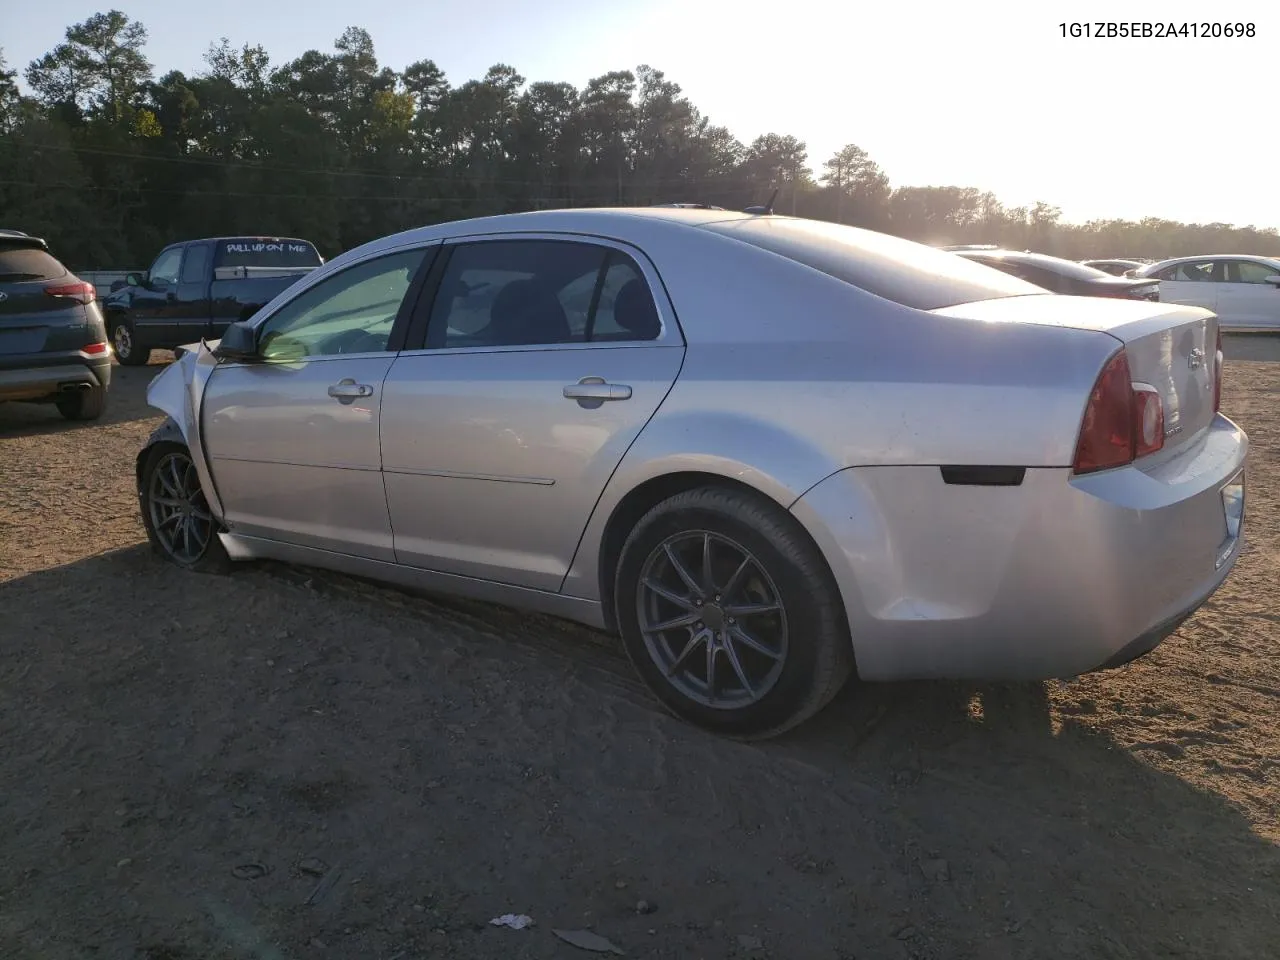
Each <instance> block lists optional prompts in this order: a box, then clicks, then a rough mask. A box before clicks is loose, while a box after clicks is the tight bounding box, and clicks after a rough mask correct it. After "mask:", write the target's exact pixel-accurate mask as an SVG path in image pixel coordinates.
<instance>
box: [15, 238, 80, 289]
mask: <svg viewBox="0 0 1280 960" xmlns="http://www.w3.org/2000/svg"><path fill="white" fill-rule="evenodd" d="M66 274H67V268H66V267H64V266H63V265H62V264H60V263H59V262H58V261H57V260H56V259H54V258H53V257H51V256H50V255H49V254H48V253H46V252H45V251H44V250H41V249H40V248H39V247H26V246H17V245H14V244H8V243H4V242H3V241H0V283H4V282H9V283H21V282H22V281H24V280H56V279H57V278H58V277H64V276H66Z"/></svg>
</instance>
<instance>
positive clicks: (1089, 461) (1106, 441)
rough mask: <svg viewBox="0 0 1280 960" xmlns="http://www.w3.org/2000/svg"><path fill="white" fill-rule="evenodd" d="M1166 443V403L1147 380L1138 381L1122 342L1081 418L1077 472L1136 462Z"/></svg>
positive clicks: (1075, 464) (1077, 449)
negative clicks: (1133, 373) (1133, 376)
mask: <svg viewBox="0 0 1280 960" xmlns="http://www.w3.org/2000/svg"><path fill="white" fill-rule="evenodd" d="M1163 446H1164V404H1163V403H1162V402H1161V400H1160V394H1159V393H1158V392H1157V391H1156V390H1155V389H1154V388H1153V387H1149V386H1147V385H1146V384H1135V383H1134V382H1133V379H1132V376H1131V375H1130V373H1129V357H1128V354H1126V353H1125V351H1124V348H1121V349H1120V350H1118V351H1117V352H1116V354H1115V355H1114V356H1113V357H1112V358H1111V359H1110V360H1108V361H1107V365H1106V366H1105V367H1103V368H1102V373H1100V374H1098V379H1097V382H1096V383H1094V385H1093V391H1092V392H1091V393H1090V394H1089V403H1088V405H1087V406H1086V407H1085V410H1084V420H1083V421H1082V422H1081V424H1080V439H1079V440H1078V441H1077V442H1076V455H1075V460H1074V461H1073V463H1072V464H1071V469H1072V471H1073V472H1075V473H1093V472H1095V471H1097V470H1109V469H1111V468H1112V467H1123V466H1124V465H1125V464H1129V463H1133V461H1134V460H1135V459H1136V458H1138V457H1143V456H1146V455H1147V454H1149V453H1155V452H1156V451H1157V450H1159V449H1161V448H1162V447H1163Z"/></svg>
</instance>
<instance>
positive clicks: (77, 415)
mask: <svg viewBox="0 0 1280 960" xmlns="http://www.w3.org/2000/svg"><path fill="white" fill-rule="evenodd" d="M54 403H55V404H56V406H57V407H58V412H59V413H60V414H62V415H63V416H64V417H66V418H67V419H68V420H97V419H98V418H99V417H100V416H102V414H103V413H105V412H106V409H107V388H106V387H89V388H88V389H87V390H77V391H76V392H75V393H73V394H70V395H69V396H65V397H58V399H57V400H55V401H54Z"/></svg>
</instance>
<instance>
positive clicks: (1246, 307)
mask: <svg viewBox="0 0 1280 960" xmlns="http://www.w3.org/2000/svg"><path fill="white" fill-rule="evenodd" d="M1224 266H1225V268H1226V276H1225V277H1224V281H1225V282H1224V283H1222V284H1221V285H1220V286H1219V288H1218V308H1217V309H1218V317H1219V319H1220V320H1221V321H1222V325H1223V327H1226V328H1231V327H1243V328H1246V329H1257V330H1266V329H1270V330H1276V329H1280V287H1277V286H1276V285H1275V284H1271V283H1268V282H1267V277H1271V276H1275V275H1276V274H1278V273H1280V270H1277V269H1276V268H1275V267H1272V266H1269V265H1268V264H1265V263H1259V262H1258V261H1256V260H1228V261H1226V263H1225V264H1224Z"/></svg>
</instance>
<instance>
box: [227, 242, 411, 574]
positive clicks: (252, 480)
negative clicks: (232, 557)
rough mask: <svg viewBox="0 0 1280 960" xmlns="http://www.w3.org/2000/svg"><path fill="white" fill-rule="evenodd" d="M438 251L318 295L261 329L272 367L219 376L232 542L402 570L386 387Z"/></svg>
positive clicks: (355, 273) (363, 273) (404, 258)
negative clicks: (413, 300)
mask: <svg viewBox="0 0 1280 960" xmlns="http://www.w3.org/2000/svg"><path fill="white" fill-rule="evenodd" d="M429 249H431V247H426V246H417V247H414V248H410V249H401V250H399V251H396V252H392V253H388V254H382V255H379V256H374V257H371V258H369V259H365V260H362V261H360V262H359V263H357V264H355V265H353V266H349V267H346V268H345V269H342V270H339V271H337V272H335V273H331V274H329V275H328V276H326V277H324V278H323V279H321V280H319V281H318V282H316V283H313V284H311V285H309V286H307V287H306V288H305V289H303V290H302V291H301V292H300V293H299V294H297V295H296V296H295V297H293V298H292V299H290V300H288V301H286V302H285V303H284V304H282V305H281V306H279V307H278V308H276V309H275V310H273V311H272V312H271V314H269V315H267V316H265V317H264V318H263V319H262V320H261V322H259V323H258V325H257V333H258V349H259V352H260V353H261V355H262V357H263V362H259V363H223V364H219V366H218V368H217V369H216V370H215V371H214V372H213V374H212V376H211V377H210V378H209V383H208V386H207V387H206V388H205V395H204V404H203V418H204V442H205V449H206V452H207V455H208V458H209V466H210V471H211V472H212V475H213V482H214V484H215V486H216V487H217V490H218V495H219V497H220V498H221V500H222V504H223V508H224V511H225V519H226V521H227V524H228V527H229V529H230V530H231V532H232V533H236V534H242V535H245V536H255V537H265V538H267V539H272V540H280V541H284V542H286V543H292V544H297V545H300V546H308V547H317V548H320V549H323V550H330V551H335V552H338V553H346V554H352V555H355V556H360V557H366V558H370V559H375V560H386V561H392V560H394V551H393V549H392V542H391V525H390V522H389V521H388V518H387V500H386V494H385V492H384V490H383V485H382V473H381V470H382V455H381V449H380V440H379V429H380V412H381V407H382V390H383V381H384V380H385V378H386V375H387V371H388V370H390V369H391V364H392V362H393V361H394V359H395V356H396V352H395V349H394V348H395V346H397V343H398V341H397V340H396V339H395V338H396V337H399V336H401V335H402V334H401V331H402V330H403V327H404V326H405V325H406V324H407V323H408V319H409V317H408V314H409V312H410V310H411V307H412V304H408V303H406V300H407V299H408V298H407V297H406V294H407V293H408V291H409V290H410V289H411V284H412V281H413V279H414V277H415V275H416V274H417V272H418V271H419V270H420V269H422V268H423V264H424V261H425V259H426V255H427V251H428V250H429Z"/></svg>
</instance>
